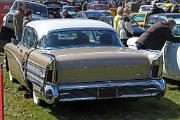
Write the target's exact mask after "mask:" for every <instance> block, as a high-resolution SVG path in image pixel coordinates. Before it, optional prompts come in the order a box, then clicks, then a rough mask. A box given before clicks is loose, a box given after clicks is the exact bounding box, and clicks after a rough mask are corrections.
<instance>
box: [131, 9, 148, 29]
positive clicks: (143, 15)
mask: <svg viewBox="0 0 180 120" xmlns="http://www.w3.org/2000/svg"><path fill="white" fill-rule="evenodd" d="M148 15H149V14H148V12H140V13H138V14H137V15H136V16H135V17H134V18H133V20H134V21H136V22H137V23H138V25H139V26H141V27H144V25H145V23H146V20H147V17H148Z"/></svg>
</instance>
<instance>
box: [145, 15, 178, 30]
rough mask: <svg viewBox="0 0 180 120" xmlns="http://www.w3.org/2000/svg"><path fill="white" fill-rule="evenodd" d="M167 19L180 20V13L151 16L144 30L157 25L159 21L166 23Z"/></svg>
mask: <svg viewBox="0 0 180 120" xmlns="http://www.w3.org/2000/svg"><path fill="white" fill-rule="evenodd" d="M167 18H173V19H177V18H180V13H160V14H154V15H151V16H149V17H148V19H147V22H146V23H145V26H144V28H145V29H148V28H149V27H150V26H152V25H153V24H154V23H156V22H158V21H164V20H165V19H167Z"/></svg>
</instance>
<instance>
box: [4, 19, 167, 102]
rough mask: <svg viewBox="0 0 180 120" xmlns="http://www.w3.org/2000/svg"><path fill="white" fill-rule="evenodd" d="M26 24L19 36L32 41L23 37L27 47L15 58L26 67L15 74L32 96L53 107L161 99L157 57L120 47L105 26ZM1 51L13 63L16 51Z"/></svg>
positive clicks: (61, 22)
mask: <svg viewBox="0 0 180 120" xmlns="http://www.w3.org/2000/svg"><path fill="white" fill-rule="evenodd" d="M74 23H76V24H74ZM26 26H27V27H26V28H25V29H26V30H25V31H24V32H26V31H29V30H31V31H32V32H33V31H34V32H33V33H36V34H34V35H35V36H36V37H34V38H37V41H35V39H31V38H32V37H29V36H31V34H30V35H29V34H27V35H26V36H25V37H24V38H27V42H26V39H25V41H22V42H25V43H23V45H24V44H25V46H26V45H27V47H25V46H23V45H22V46H20V49H21V48H22V50H23V51H24V52H23V53H24V54H26V55H20V56H21V57H22V58H21V59H23V58H24V59H25V58H26V63H27V64H23V66H22V67H23V68H25V69H26V70H25V72H19V74H22V76H26V78H27V79H24V78H21V79H22V81H24V83H32V88H31V90H32V91H33V97H34V98H38V99H41V100H44V101H46V102H47V103H50V104H53V103H57V102H65V101H82V100H97V99H111V98H132V97H135V98H138V97H159V96H163V95H164V91H165V82H164V80H163V79H162V77H161V71H162V56H161V53H159V52H147V51H138V50H132V49H129V48H124V47H123V45H122V43H121V42H120V39H119V37H118V35H117V33H116V32H115V31H114V29H113V28H112V27H111V26H110V25H108V24H106V23H103V22H101V21H96V20H80V19H78V20H77V19H66V20H65V19H61V20H57V19H50V20H39V21H32V22H30V23H28V24H27V25H26ZM42 27H43V29H42ZM28 35H29V36H28ZM29 41H31V42H29ZM26 43H27V44H26ZM37 43H38V44H37ZM29 45H30V48H31V47H32V49H30V48H29ZM12 49H14V50H12ZM5 51H6V52H5V54H7V59H8V58H9V60H10V61H11V62H12V63H15V61H13V58H10V57H11V56H13V55H10V54H11V53H13V52H15V51H17V52H16V53H19V48H18V49H17V46H13V44H12V43H9V44H7V45H6V46H5ZM10 51H11V52H10ZM25 51H26V52H25ZM27 51H29V52H28V53H27ZM27 54H28V55H27ZM24 59H23V60H24ZM19 62H24V61H19ZM19 62H17V63H19ZM10 65H11V64H9V66H10ZM18 65H19V64H17V66H18ZM12 67H13V64H12V65H11V66H10V67H9V68H10V70H11V68H12ZM23 68H22V69H23ZM17 71H20V70H17ZM14 72H16V71H14ZM25 81H26V82H25ZM36 100H37V99H36ZM35 103H37V102H35Z"/></svg>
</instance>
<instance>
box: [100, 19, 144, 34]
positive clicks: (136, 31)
mask: <svg viewBox="0 0 180 120" xmlns="http://www.w3.org/2000/svg"><path fill="white" fill-rule="evenodd" d="M99 20H100V21H103V22H106V23H108V24H110V25H111V26H113V23H114V22H113V21H114V16H102V17H100V18H99ZM131 24H132V29H133V31H134V32H133V36H134V37H139V36H140V35H141V34H143V33H144V32H145V31H146V30H145V29H144V28H142V27H140V26H139V24H138V23H137V22H136V21H134V20H131Z"/></svg>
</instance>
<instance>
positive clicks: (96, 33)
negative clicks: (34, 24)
mask: <svg viewBox="0 0 180 120" xmlns="http://www.w3.org/2000/svg"><path fill="white" fill-rule="evenodd" d="M40 46H42V47H44V48H47V49H51V48H67V47H83V46H90V47H93V46H96V47H97V46H120V47H121V46H122V44H121V42H120V39H119V38H118V35H117V34H116V33H115V32H112V31H108V30H68V31H59V32H54V33H50V34H48V35H47V36H46V37H44V38H43V40H42V42H41V45H40Z"/></svg>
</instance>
